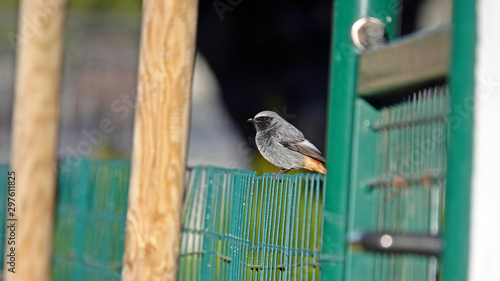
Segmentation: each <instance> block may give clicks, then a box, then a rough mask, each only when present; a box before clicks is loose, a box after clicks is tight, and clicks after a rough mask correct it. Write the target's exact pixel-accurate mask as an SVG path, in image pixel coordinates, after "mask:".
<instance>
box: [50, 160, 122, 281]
mask: <svg viewBox="0 0 500 281" xmlns="http://www.w3.org/2000/svg"><path fill="white" fill-rule="evenodd" d="M129 176H130V163H129V162H128V161H98V160H89V159H82V160H81V161H78V162H75V159H65V160H62V161H61V163H60V169H59V175H58V190H57V200H56V213H55V215H56V219H55V225H54V239H53V266H52V277H53V280H61V281H67V280H73V281H77V280H82V281H86V280H120V276H121V267H122V258H123V257H122V256H123V248H124V243H125V221H126V216H127V202H128V185H129Z"/></svg>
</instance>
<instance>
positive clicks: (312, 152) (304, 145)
mask: <svg viewBox="0 0 500 281" xmlns="http://www.w3.org/2000/svg"><path fill="white" fill-rule="evenodd" d="M280 144H282V145H283V146H284V147H286V148H288V149H290V150H293V151H296V152H298V153H301V154H304V155H305V156H309V157H311V158H313V159H316V160H318V161H321V162H323V163H325V162H326V159H325V158H324V157H323V156H322V155H321V152H320V151H319V150H318V149H317V148H316V147H315V146H314V145H313V144H312V143H311V142H309V141H308V140H306V139H305V140H303V141H301V142H296V143H287V142H280Z"/></svg>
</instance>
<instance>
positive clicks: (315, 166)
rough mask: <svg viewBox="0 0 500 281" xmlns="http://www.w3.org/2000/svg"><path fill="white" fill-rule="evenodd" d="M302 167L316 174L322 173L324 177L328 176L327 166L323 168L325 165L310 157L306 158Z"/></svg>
mask: <svg viewBox="0 0 500 281" xmlns="http://www.w3.org/2000/svg"><path fill="white" fill-rule="evenodd" d="M302 167H303V168H304V169H308V170H311V171H313V172H316V173H320V174H323V175H324V174H326V169H325V166H323V164H322V163H321V162H320V161H318V160H316V159H313V158H311V157H308V156H306V157H304V162H303V163H302Z"/></svg>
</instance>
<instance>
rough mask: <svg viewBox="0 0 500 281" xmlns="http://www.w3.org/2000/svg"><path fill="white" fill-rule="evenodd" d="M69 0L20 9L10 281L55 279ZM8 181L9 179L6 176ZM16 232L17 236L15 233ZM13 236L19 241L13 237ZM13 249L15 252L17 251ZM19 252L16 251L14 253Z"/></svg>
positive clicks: (36, 0) (36, 1) (46, 0)
mask: <svg viewBox="0 0 500 281" xmlns="http://www.w3.org/2000/svg"><path fill="white" fill-rule="evenodd" d="M64 2H65V1H64V0H23V1H21V4H20V16H19V19H20V20H19V32H18V34H17V35H16V36H11V39H13V40H14V42H16V43H17V69H16V71H17V72H16V86H15V87H16V88H15V97H14V112H13V114H14V116H13V123H12V130H13V133H12V155H11V156H12V157H11V170H12V171H14V172H15V195H12V194H9V197H11V198H14V200H15V201H13V203H14V204H15V212H12V210H11V211H9V212H8V213H7V219H17V221H7V225H8V226H9V225H11V224H14V226H15V227H13V228H7V232H6V238H7V242H12V240H9V239H10V238H11V237H14V239H15V241H14V242H15V244H13V243H6V244H5V255H9V254H12V252H14V253H15V269H13V271H15V273H12V271H9V269H10V268H12V266H13V265H14V264H6V262H10V261H12V259H11V258H10V257H5V263H4V265H3V266H4V278H5V279H6V280H10V281H12V280H42V281H43V280H50V271H51V263H52V259H51V249H52V228H53V218H54V199H55V193H56V169H55V167H56V163H57V162H56V150H57V134H58V117H59V90H60V84H61V60H62V59H61V54H62V35H63V22H64ZM2 177H3V179H2V180H4V178H5V177H6V175H2ZM12 230H14V233H12ZM13 235H14V236H13ZM11 247H14V248H13V249H12V248H11ZM12 250H14V251H12Z"/></svg>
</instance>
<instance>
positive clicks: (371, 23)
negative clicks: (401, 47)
mask: <svg viewBox="0 0 500 281" xmlns="http://www.w3.org/2000/svg"><path fill="white" fill-rule="evenodd" d="M351 39H352V42H353V43H354V46H356V48H358V49H360V50H362V51H364V50H367V49H373V48H377V47H380V46H381V45H383V44H384V42H385V41H387V36H386V31H385V26H384V24H383V23H382V22H381V21H380V20H379V19H377V18H372V17H366V18H360V19H359V20H357V21H356V22H355V23H354V24H353V25H352V28H351Z"/></svg>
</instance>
